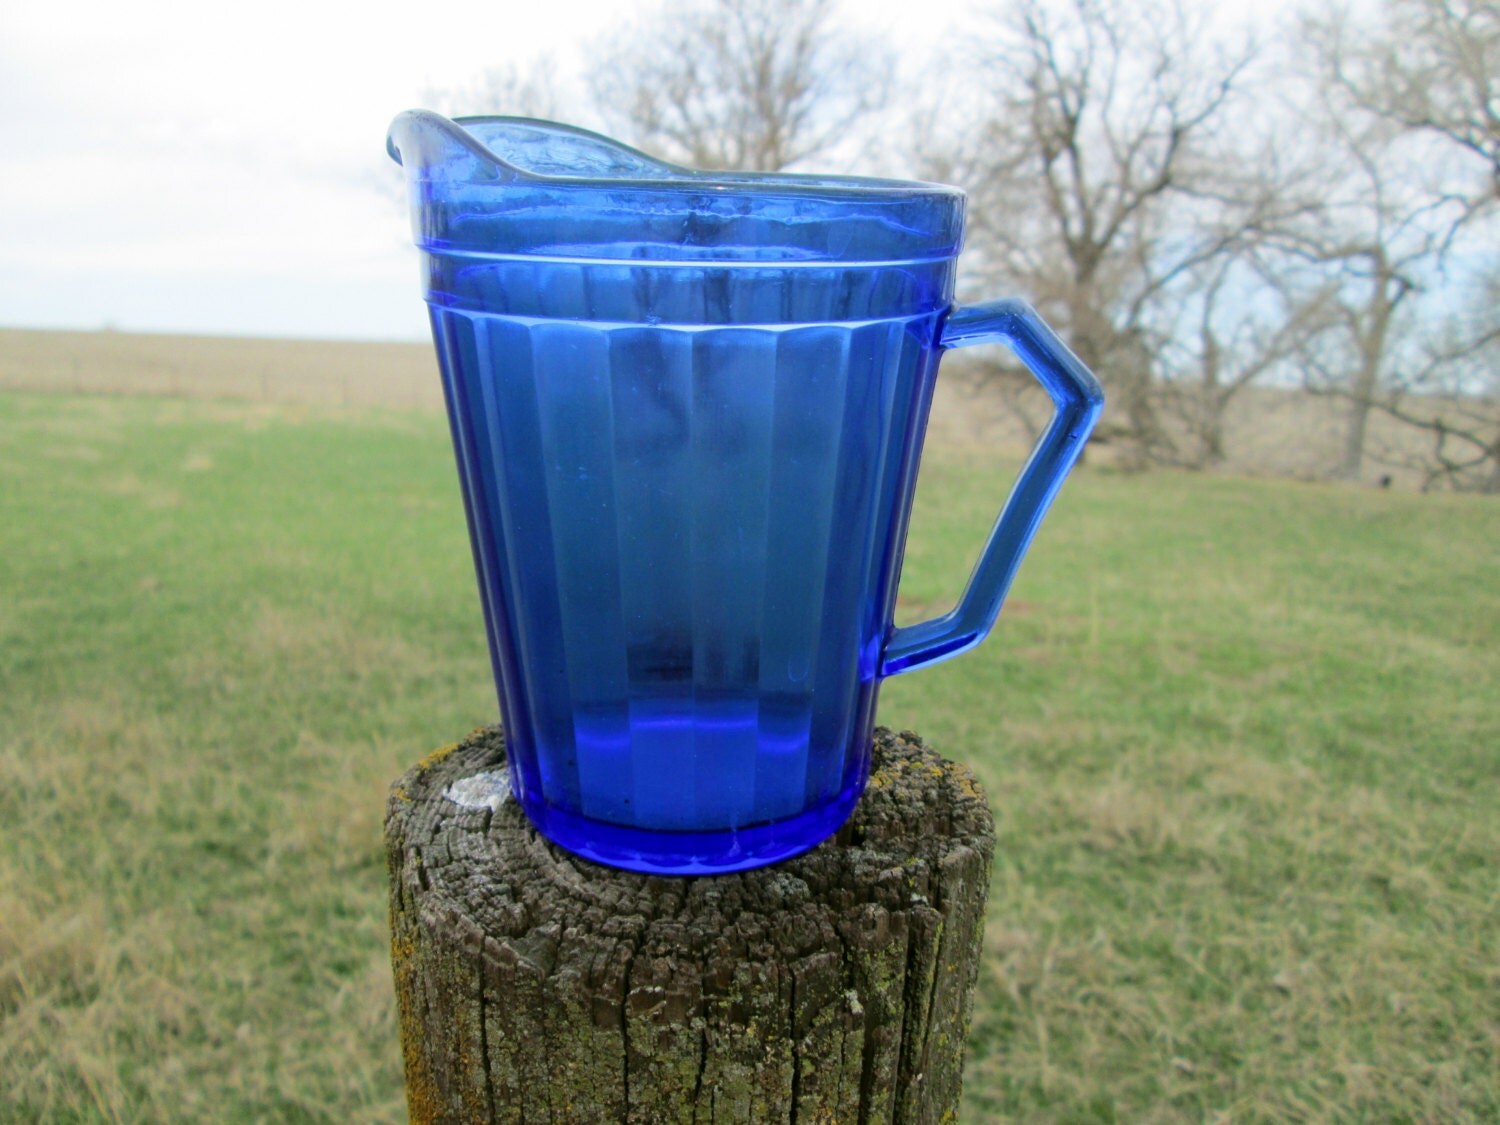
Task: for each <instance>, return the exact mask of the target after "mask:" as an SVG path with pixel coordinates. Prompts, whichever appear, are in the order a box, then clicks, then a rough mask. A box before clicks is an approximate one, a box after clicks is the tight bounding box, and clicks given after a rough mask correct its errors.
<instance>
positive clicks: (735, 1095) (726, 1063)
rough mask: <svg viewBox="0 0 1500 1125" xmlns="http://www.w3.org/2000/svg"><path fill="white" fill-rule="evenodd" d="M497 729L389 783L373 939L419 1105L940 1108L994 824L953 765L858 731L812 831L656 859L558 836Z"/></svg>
mask: <svg viewBox="0 0 1500 1125" xmlns="http://www.w3.org/2000/svg"><path fill="white" fill-rule="evenodd" d="M504 768H505V752H504V742H503V739H502V736H501V735H500V733H499V731H498V730H496V729H489V730H483V731H476V732H475V734H474V735H473V736H471V737H470V738H469V739H467V740H466V741H464V742H462V743H460V744H458V745H455V746H452V747H449V748H447V749H445V750H443V751H439V752H438V753H436V754H433V755H432V756H430V757H429V758H427V759H426V760H425V761H423V762H422V763H420V764H419V765H417V766H416V767H414V768H413V769H412V770H411V771H410V772H409V773H407V774H406V775H405V776H404V777H402V778H401V779H400V780H399V781H398V782H397V783H396V784H395V785H394V786H393V787H392V790H391V797H390V802H389V806H388V810H387V817H386V846H387V855H388V859H389V863H390V879H391V935H392V941H391V952H392V962H393V967H394V972H395V983H396V994H397V999H398V1003H399V1007H400V1014H401V1028H402V1041H403V1050H404V1052H405V1058H406V1080H407V1096H408V1101H409V1104H410V1109H411V1119H412V1121H413V1122H414V1123H417V1125H425V1123H429V1122H518V1123H524V1125H562V1123H565V1122H579V1123H594V1125H597V1123H601V1122H641V1123H649V1125H659V1123H665V1122H683V1123H687V1125H710V1123H712V1125H722V1123H728V1122H735V1123H741V1122H744V1123H751V1122H753V1123H755V1125H766V1123H780V1122H786V1123H788V1125H793V1123H812V1122H848V1123H850V1125H853V1123H856V1122H859V1123H864V1122H872V1123H873V1122H891V1123H903V1125H904V1123H911V1125H917V1123H928V1122H940V1121H951V1120H953V1119H954V1118H955V1115H956V1113H957V1106H958V1100H959V1086H960V1082H961V1079H962V1069H963V1047H964V1036H965V1032H966V1031H967V1029H968V1026H969V1018H970V1014H971V1010H972V1003H973V989H974V981H975V975H976V972H977V969H978V958H979V947H980V936H981V930H982V927H983V919H984V906H985V896H986V890H987V887H988V880H989V868H990V860H991V858H992V854H993V850H994V825H993V822H992V820H991V816H990V812H989V808H988V805H987V803H986V800H985V797H984V794H983V792H981V790H980V789H979V787H978V786H977V785H976V783H975V781H974V779H973V777H972V775H971V774H969V772H968V771H967V770H965V769H964V768H963V767H961V766H958V765H955V764H954V763H952V762H948V761H945V760H944V759H943V758H941V757H939V756H938V755H937V754H936V753H935V752H934V751H933V750H931V749H930V748H928V747H927V746H925V745H924V744H923V743H922V741H921V740H920V739H919V738H918V737H917V736H916V735H914V734H912V733H910V732H903V733H900V734H892V733H891V732H889V731H885V730H880V731H877V732H876V736H875V745H874V769H873V773H872V775H871V780H870V785H869V788H868V790H867V791H866V794H865V796H864V798H863V800H862V801H861V802H860V804H859V806H858V808H857V809H856V810H855V813H854V815H853V817H852V818H851V819H850V821H849V823H848V824H846V825H845V826H844V828H843V829H842V830H841V831H840V832H839V833H838V834H837V836H835V837H834V838H833V839H832V840H829V841H827V842H825V843H824V844H822V845H821V846H819V847H817V848H815V849H813V850H812V851H811V852H808V853H807V854H805V855H802V856H799V857H797V858H795V859H791V860H788V861H785V862H783V863H780V864H777V865H775V866H774V867H769V868H762V869H760V870H756V871H750V872H743V873H740V874H735V875H724V876H714V877H700V878H661V877H653V876H646V875H638V874H633V873H630V872H625V871H617V870H614V869H612V868H606V867H601V866H598V865H596V864H593V863H590V862H588V861H587V860H583V859H579V858H577V857H575V856H572V855H570V854H568V853H567V852H565V851H563V850H562V849H559V848H557V847H555V846H554V845H552V844H550V843H549V842H548V841H546V840H545V839H543V838H542V837H540V836H539V835H538V834H537V833H536V831H535V830H534V829H533V828H532V827H531V825H530V823H529V822H528V821H527V820H526V818H525V816H524V815H523V814H522V813H521V811H520V809H519V807H518V806H517V805H516V803H515V802H514V800H512V799H511V798H510V797H509V796H508V794H506V792H505V790H504Z"/></svg>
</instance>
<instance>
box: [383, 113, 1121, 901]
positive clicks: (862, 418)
mask: <svg viewBox="0 0 1500 1125" xmlns="http://www.w3.org/2000/svg"><path fill="white" fill-rule="evenodd" d="M391 145H392V149H393V152H395V153H396V154H398V156H399V158H400V159H401V160H402V162H403V163H404V164H405V165H406V167H407V171H408V177H409V182H410V184H411V187H412V191H413V204H414V208H413V221H414V228H415V231H416V238H417V242H418V245H419V246H420V247H421V249H422V250H423V251H424V255H423V257H424V265H425V271H426V296H427V300H428V303H429V306H430V308H431V315H432V326H433V337H434V340H435V342H436V345H437V350H438V356H439V360H440V365H441V368H442V373H443V380H444V386H445V390H446V394H447V401H448V407H449V418H450V422H451V425H452V434H453V442H454V448H455V451H456V453H457V459H458V466H459V475H460V479H461V482H462V486H463V495H464V500H465V505H466V510H467V512H468V518H469V527H470V533H471V540H472V543H473V548H474V557H475V564H476V569H477V572H478V576H479V588H480V594H481V599H482V602H483V607H484V617H485V623H486V628H487V633H488V639H489V645H490V653H491V657H492V660H493V663H494V671H495V681H496V685H497V688H498V693H499V697H500V706H501V712H502V717H503V722H504V726H505V732H506V744H507V750H508V753H509V755H510V763H509V765H510V772H511V782H512V788H513V791H514V793H515V796H516V798H517V799H518V800H519V801H520V803H521V805H522V807H523V808H524V809H525V811H526V812H527V814H528V816H530V818H531V819H532V821H533V822H534V823H535V824H536V826H537V827H538V828H539V829H540V830H541V831H542V832H543V833H544V834H545V835H546V836H548V837H549V838H550V839H552V840H554V841H556V842H557V843H559V844H561V845H563V846H564V847H567V848H569V849H570V850H573V851H575V852H577V853H579V854H582V855H585V856H588V857H590V858H593V859H597V860H600V861H602V862H606V863H610V864H614V865H617V866H623V867H627V868H632V869H635V870H641V871H650V872H657V873H675V874H696V873H712V872H725V871H732V870H738V869H743V868H747V867H753V866H758V865H761V864H765V863H770V862H773V861H775V860H777V859H781V858H783V857H786V856H789V855H794V854H796V853H798V852H800V851H803V850H805V849H807V848H809V847H811V846H813V845H815V844H816V843H818V842H819V841H820V840H822V839H824V838H826V837H827V836H828V835H829V834H830V833H832V832H833V831H835V830H836V829H837V828H838V826H839V825H840V824H842V823H843V821H844V820H845V819H846V818H847V816H848V814H849V812H850V811H851V810H852V808H853V806H854V804H855V802H856V801H857V800H858V798H859V795H860V792H861V791H862V789H863V786H864V784H865V780H866V776H867V774H868V770H869V757H868V747H869V736H870V728H871V726H872V724H873V722H874V713H875V700H876V690H877V687H878V684H879V681H880V679H881V677H882V676H883V675H889V674H891V673H893V672H896V671H903V670H906V669H907V668H909V667H915V666H917V665H918V664H921V663H926V662H930V661H931V660H935V659H940V658H942V657H945V656H949V655H953V654H954V653H956V652H959V651H962V649H964V648H966V647H968V646H969V645H971V644H973V643H977V641H978V640H979V639H981V638H982V637H983V635H984V634H985V632H987V631H988V629H989V627H990V625H991V624H992V623H993V621H994V617H995V614H996V613H997V612H998V609H999V604H1000V601H1001V600H1002V599H1003V597H1004V592H1005V588H1006V587H1008V585H1009V582H1010V578H1011V576H1012V574H1013V573H1014V569H1015V566H1016V564H1017V562H1018V561H1019V558H1020V555H1021V554H1022V553H1023V552H1024V550H1025V546H1026V543H1027V542H1029V540H1030V538H1031V535H1032V533H1033V532H1034V530H1035V527H1036V523H1037V521H1038V520H1039V519H1040V518H1041V514H1042V512H1043V511H1044V510H1045V508H1046V505H1047V503H1048V502H1050V499H1051V496H1052V495H1053V493H1054V492H1055V491H1056V488H1057V486H1058V484H1059V483H1060V481H1061V479H1062V476H1063V475H1064V474H1065V473H1066V472H1067V469H1068V467H1069V466H1070V465H1071V464H1072V461H1073V459H1074V458H1075V457H1076V454H1077V450H1078V448H1079V447H1080V446H1081V444H1082V441H1083V440H1084V438H1085V437H1086V436H1087V432H1088V428H1089V427H1090V426H1091V425H1092V423H1093V419H1094V417H1095V416H1096V415H1097V412H1098V407H1099V397H1098V388H1097V384H1094V383H1093V380H1092V377H1091V376H1089V375H1088V373H1087V372H1086V371H1084V370H1083V369H1082V367H1081V366H1079V365H1078V364H1077V361H1076V360H1074V359H1072V357H1071V356H1070V355H1069V354H1068V353H1067V351H1066V349H1065V348H1063V347H1062V346H1061V344H1059V343H1057V341H1056V340H1055V338H1054V337H1052V336H1051V334H1050V333H1049V332H1047V330H1046V329H1045V327H1043V326H1041V325H1040V322H1038V321H1036V320H1035V318H1034V316H1032V315H1031V314H1030V313H1029V311H1028V310H1026V309H1025V307H1024V306H1021V305H1019V304H1016V303H1007V304H1002V305H996V306H985V307H980V308H979V309H977V310H965V311H964V312H963V313H959V314H953V313H952V310H951V303H952V286H953V275H954V267H955V262H956V257H957V253H958V247H959V242H960V240H961V236H962V222H963V204H962V196H961V195H960V194H959V193H957V192H955V191H953V190H951V189H947V188H941V187H936V186H934V185H926V184H904V183H892V182H885V181H872V180H844V179H828V178H819V179H812V178H805V177H791V176H731V177H723V176H718V177H711V176H708V175H706V174H698V173H693V172H689V171H687V170H685V169H678V168H673V167H671V166H669V165H664V164H660V163H657V162H655V161H652V160H650V159H649V158H647V157H645V156H643V155H641V154H639V153H636V152H634V151H633V150H630V149H627V148H624V147H623V146H618V145H615V144H614V143H613V142H610V141H607V140H605V139H603V138H599V137H596V136H594V135H592V134H587V133H582V132H580V131H577V130H571V129H568V128H566V127H563V126H556V125H551V124H548V123H542V122H532V121H524V120H520V119H506V118H491V119H470V120H465V121H461V122H459V123H457V124H455V123H453V122H448V121H444V120H443V119H441V118H437V117H435V116H434V115H431V114H424V113H412V114H406V115H403V116H402V117H401V118H398V120H397V122H396V124H395V125H393V127H392V134H391ZM982 339H985V340H987V339H1006V340H1007V341H1008V342H1010V343H1011V345H1012V347H1014V348H1015V350H1016V351H1017V353H1018V354H1020V355H1021V357H1022V358H1023V360H1025V361H1026V362H1027V363H1028V365H1029V366H1031V367H1032V368H1033V370H1035V371H1037V373H1038V377H1039V378H1041V379H1042V381H1043V383H1044V384H1045V385H1047V386H1048V389H1049V391H1053V392H1054V398H1055V399H1057V401H1058V402H1059V406H1060V409H1059V414H1058V418H1057V419H1055V420H1054V423H1053V427H1052V429H1051V430H1050V431H1049V434H1048V437H1047V438H1044V439H1043V442H1042V447H1040V448H1039V451H1038V454H1037V455H1035V456H1034V457H1033V460H1032V462H1031V464H1030V465H1028V468H1027V469H1026V470H1025V471H1024V472H1023V474H1022V478H1021V480H1020V481H1019V482H1018V485H1017V487H1016V489H1015V492H1014V494H1013V496H1012V499H1011V501H1010V503H1009V504H1008V505H1007V508H1006V512H1005V513H1004V514H1003V515H1002V517H1001V519H1000V521H999V522H998V524H997V526H996V529H995V532H994V533H993V534H992V536H991V543H990V545H989V546H988V547H987V548H986V551H985V557H984V558H982V559H981V563H980V567H979V568H978V569H977V570H976V573H975V577H974V578H973V579H972V580H971V582H970V588H969V590H968V592H967V593H966V594H965V595H964V598H963V599H961V601H960V603H959V605H958V607H957V608H956V609H955V610H954V611H953V612H952V613H950V614H949V615H947V616H946V617H945V618H941V619H939V620H938V621H935V622H928V623H924V624H923V625H920V626H913V627H911V628H909V629H901V630H893V628H892V625H891V616H892V608H893V605H894V602H895V595H896V584H897V580H898V576H899V572H900V557H901V550H902V545H903V543H904V539H905V532H906V521H907V514H908V512H909V510H910V503H911V496H912V490H913V487H914V484H915V480H916V472H917V464H918V457H919V451H920V447H921V440H922V434H923V428H924V425H925V422H926V417H927V409H928V405H929V402H930V399H931V393H932V388H933V380H934V378H935V375H936V368H937V358H938V355H939V354H940V352H941V350H942V349H943V348H944V347H946V346H957V345H959V344H963V343H969V342H978V341H979V340H982ZM1049 440H1050V445H1049Z"/></svg>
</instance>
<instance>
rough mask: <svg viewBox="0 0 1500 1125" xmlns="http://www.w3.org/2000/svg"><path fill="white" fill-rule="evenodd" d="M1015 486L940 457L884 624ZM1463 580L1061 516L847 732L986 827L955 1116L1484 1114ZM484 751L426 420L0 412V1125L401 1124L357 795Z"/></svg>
mask: <svg viewBox="0 0 1500 1125" xmlns="http://www.w3.org/2000/svg"><path fill="white" fill-rule="evenodd" d="M1003 475H1004V468H1003V467H1001V466H997V465H995V464H994V463H993V462H992V460H991V459H990V458H989V457H987V456H986V455H982V454H980V453H978V452H975V451H973V450H966V449H959V448H948V449H944V448H939V449H936V450H934V451H933V452H932V455H931V456H930V457H929V459H928V463H927V466H926V468H925V470H924V477H923V485H922V488H921V494H920V496H919V510H918V516H917V520H916V526H915V527H914V530H913V540H912V544H911V549H910V552H909V558H908V565H907V576H906V581H905V583H904V586H903V613H904V614H905V615H906V616H907V617H908V618H915V617H918V616H924V615H926V613H927V612H928V611H930V610H931V609H933V608H935V607H940V606H942V605H943V604H944V603H946V602H947V601H948V600H949V599H951V597H952V595H953V594H954V593H956V591H957V589H958V587H959V586H960V585H961V583H962V580H963V577H964V573H965V571H966V569H967V566H968V562H969V559H970V557H971V555H972V553H973V552H974V550H975V549H977V546H978V543H979V541H980V539H981V538H982V535H983V531H984V529H985V527H986V526H987V524H988V522H989V520H990V518H991V517H992V515H993V508H994V506H995V504H996V502H997V499H998V494H999V493H1000V492H1001V491H1003V487H1004V486H1003V483H1001V482H1000V481H999V480H998V479H996V478H997V477H998V476H1003ZM1497 543H1500V505H1497V504H1496V503H1495V502H1494V501H1493V500H1488V501H1486V500H1484V499H1480V498H1472V497H1461V496H1414V495H1403V494H1399V493H1381V492H1373V491H1357V490H1352V489H1340V488H1333V487H1322V486H1314V485H1301V484H1288V483H1278V482H1270V481H1255V480H1241V479H1234V478H1230V477H1191V476H1185V475H1175V474H1166V473H1161V474H1154V475H1148V476H1144V477H1124V476H1118V475H1113V474H1109V473H1104V472H1100V471H1097V470H1086V471H1084V472H1081V473H1080V474H1079V475H1078V476H1077V477H1076V478H1075V480H1074V481H1073V482H1071V483H1070V485H1069V486H1068V488H1067V489H1066V490H1065V491H1064V494H1063V497H1062V499H1061V501H1060V503H1059V505H1058V507H1057V509H1056V511H1055V512H1054V515H1053V517H1052V518H1051V520H1050V522H1049V524H1048V526H1047V527H1046V528H1044V530H1043V532H1042V534H1041V536H1040V538H1039V540H1038V542H1037V544H1036V547H1035V548H1034V550H1033V552H1032V555H1031V558H1030V560H1029V561H1028V563H1027V564H1026V566H1025V567H1024V568H1023V570H1022V573H1021V577H1020V579H1019V581H1018V583H1017V585H1016V588H1015V591H1014V593H1013V595H1012V604H1011V606H1010V607H1009V609H1008V611H1007V613H1006V615H1005V616H1004V617H1003V618H1002V621H1001V625H1000V627H999V629H998V630H997V634H996V636H995V637H994V638H992V639H991V641H990V642H989V643H987V644H986V645H985V646H983V647H981V648H980V649H979V650H977V651H975V652H974V653H971V654H969V655H967V656H965V657H963V658H961V659H958V660H955V661H951V662H949V663H947V664H944V665H942V666H941V667H939V668H936V669H931V670H928V671H924V672H916V673H912V674H911V675H909V676H904V677H898V678H896V679H894V680H892V681H890V682H889V684H888V685H887V687H886V689H885V692H884V695H883V705H882V718H883V721H885V722H887V723H889V724H890V725H893V726H911V727H915V728H916V729H917V730H919V731H921V732H922V733H923V734H924V735H925V736H926V737H927V738H928V739H929V741H931V742H933V743H935V744H936V745H937V746H938V747H939V748H940V749H942V750H943V751H944V752H945V753H947V754H948V755H949V756H950V757H955V758H958V759H960V760H963V761H966V762H968V763H970V764H972V765H973V766H974V767H975V769H976V770H977V771H978V772H979V773H980V774H981V776H982V778H983V780H984V781H985V783H986V785H987V787H988V789H989V792H990V796H991V800H992V803H993V805H994V808H995V811H996V816H997V822H998V829H999V834H1000V842H999V850H998V855H997V861H996V865H995V872H994V882H993V887H992V890H991V900H990V901H991V905H990V913H989V919H988V924H987V930H986V957H985V963H984V966H983V970H982V973H981V981H980V995H979V1000H978V1004H977V1009H976V1015H975V1024H974V1029H973V1035H972V1040H971V1046H970V1055H969V1063H968V1068H967V1072H966V1073H967V1089H966V1105H965V1113H964V1118H963V1119H964V1120H965V1121H966V1122H989V1121H1018V1122H1094V1121H1098V1122H1106V1121H1119V1122H1225V1123H1235V1125H1238V1123H1241V1122H1281V1121H1311V1122H1344V1121H1351V1122H1356V1121H1368V1122H1386V1121H1412V1122H1466V1121H1467V1122H1493V1121H1496V1120H1500V874H1497V872H1500V795H1497V784H1496V783H1497V780H1500V558H1497V552H1496V544H1497ZM493 714H494V703H493V699H492V697H491V688H490V685H489V673H488V665H487V661H486V658H485V655H484V651H483V641H482V634H481V628H480V622H479V616H478V606H477V598H476V596H475V594H474V592H473V589H472V577H471V572H470V563H469V559H468V551H467V546H466V544H465V542H464V531H463V523H462V515H461V511H460V508H459V504H458V497H457V486H456V483H455V481H454V474H453V469H452V464H451V456H450V453H449V450H448V441H447V435H446V430H445V427H444V425H443V423H442V421H441V419H440V418H439V417H437V416H436V415H435V414H432V413H410V414H403V413H397V412H393V411H379V410H372V409H366V408H360V409H358V410H350V409H345V408H340V407H336V406H326V405H325V406H288V405H278V406H270V405H255V404H249V403H222V402H220V403H214V402H201V401H200V402H188V401H183V400H177V399H171V398H155V399H145V398H142V399H133V398H121V397H83V396H72V397H69V396H58V395H41V394H30V393H18V392H7V393H0V825H3V826H4V834H3V836H0V1121H3V1122H6V1123H10V1122H17V1123H21V1122H47V1123H49V1125H50V1123H54V1122H60V1123H66V1122H85V1121H86V1122H179V1121H182V1122H195V1121H211V1122H216V1123H217V1122H223V1123H239V1122H245V1123H249V1122H329V1123H339V1125H343V1123H348V1122H366V1121H370V1122H383V1121H401V1120H404V1102H403V1096H402V1092H401V1075H400V1063H399V1056H398V1053H397V1048H396V1042H395V1026H394V1011H393V1008H394V1004H393V999H392V994H391V984H390V977H389V968H388V963H387V956H386V944H385V942H386V928H385V871H384V864H383V858H382V854H381V845H380V823H379V819H380V815H381V811H382V808H383V801H384V790H385V786H386V785H387V783H388V782H389V781H390V780H391V779H392V778H394V777H395V776H396V775H397V774H398V773H399V772H400V771H401V770H402V769H404V768H405V767H406V766H407V765H409V764H410V763H411V762H413V761H414V760H415V759H416V758H418V757H420V756H421V755H422V754H423V753H424V751H425V750H426V749H427V748H429V747H431V746H434V745H436V744H438V743H440V742H444V741H448V740H450V739H452V738H453V737H455V736H457V735H460V734H462V733H464V732H466V731H467V730H468V729H469V728H471V727H473V726H475V725H478V724H481V723H485V722H489V721H492V718H493Z"/></svg>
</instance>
